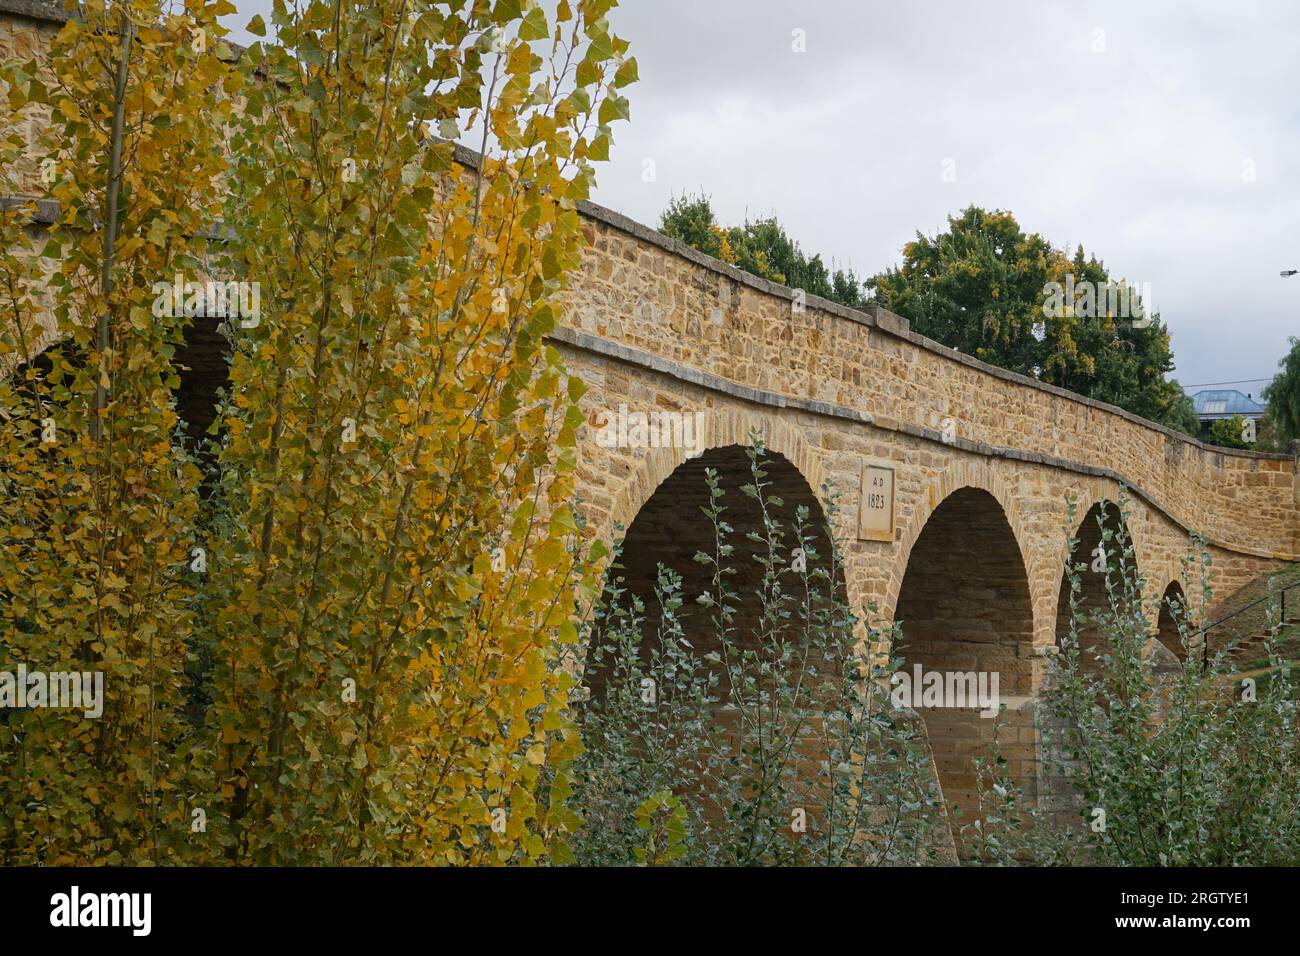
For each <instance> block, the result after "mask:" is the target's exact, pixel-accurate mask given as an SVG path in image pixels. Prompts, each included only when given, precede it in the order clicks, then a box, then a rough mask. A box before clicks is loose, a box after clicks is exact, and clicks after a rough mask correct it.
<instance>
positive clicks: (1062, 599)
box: [1055, 495, 1142, 671]
mask: <svg viewBox="0 0 1300 956" xmlns="http://www.w3.org/2000/svg"><path fill="white" fill-rule="evenodd" d="M1085 503H1086V504H1087V506H1086V507H1084V504H1085ZM1075 513H1076V515H1082V517H1079V518H1077V519H1076V524H1075V529H1074V534H1073V536H1074V537H1075V538H1076V539H1077V540H1076V542H1075V545H1074V549H1073V550H1072V551H1071V552H1070V554H1069V556H1068V559H1067V557H1066V555H1065V554H1064V549H1062V555H1061V560H1060V569H1061V570H1060V578H1059V580H1060V586H1059V588H1058V593H1057V599H1056V615H1055V644H1056V646H1058V647H1059V646H1060V643H1061V640H1062V638H1063V637H1065V636H1066V635H1068V634H1069V632H1070V623H1071V608H1070V582H1069V578H1068V576H1067V574H1066V571H1067V567H1066V562H1067V560H1068V562H1069V564H1071V565H1076V564H1082V565H1084V566H1085V567H1084V570H1083V572H1082V574H1081V576H1080V582H1079V583H1080V592H1079V597H1078V612H1079V614H1080V615H1082V616H1083V618H1084V620H1081V622H1080V624H1079V627H1078V635H1079V662H1080V666H1081V667H1083V668H1085V669H1087V670H1093V671H1095V670H1097V669H1098V668H1099V667H1100V661H1099V660H1098V658H1099V656H1100V655H1101V654H1102V653H1104V651H1105V646H1106V638H1105V635H1104V634H1103V633H1102V632H1101V630H1100V628H1098V627H1097V626H1096V625H1095V624H1093V623H1092V622H1091V621H1090V620H1087V618H1089V617H1090V616H1091V614H1092V612H1093V611H1095V610H1100V609H1102V608H1104V607H1105V606H1106V602H1107V601H1108V600H1109V599H1108V597H1107V593H1106V575H1105V573H1103V572H1095V571H1093V570H1092V568H1093V564H1094V560H1095V558H1096V555H1097V552H1096V549H1097V548H1098V547H1099V546H1100V545H1101V544H1102V530H1101V528H1100V527H1099V525H1098V517H1099V516H1102V517H1103V519H1104V521H1105V522H1106V526H1107V528H1109V529H1113V530H1114V532H1115V534H1116V535H1117V537H1116V538H1112V540H1111V542H1110V545H1109V546H1108V547H1106V548H1105V554H1106V559H1107V562H1108V563H1109V562H1110V561H1112V560H1113V559H1114V556H1113V550H1114V549H1115V548H1116V547H1120V548H1123V547H1125V546H1126V545H1129V544H1131V545H1132V547H1133V563H1134V564H1135V565H1136V566H1137V567H1136V568H1135V569H1134V570H1135V571H1136V573H1137V574H1138V575H1139V576H1140V575H1141V566H1142V560H1141V557H1140V555H1139V554H1138V549H1137V545H1136V543H1135V542H1134V541H1133V538H1132V531H1131V529H1130V526H1129V522H1128V521H1126V520H1124V517H1123V514H1122V513H1121V511H1120V506H1119V504H1118V503H1117V502H1116V501H1115V500H1114V499H1112V498H1108V497H1104V496H1101V495H1095V496H1091V495H1090V496H1081V498H1080V504H1079V510H1078V511H1076V512H1075Z"/></svg>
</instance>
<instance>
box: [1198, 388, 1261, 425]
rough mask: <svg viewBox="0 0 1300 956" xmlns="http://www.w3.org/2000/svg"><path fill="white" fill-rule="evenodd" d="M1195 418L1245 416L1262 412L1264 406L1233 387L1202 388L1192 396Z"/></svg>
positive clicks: (1255, 415)
mask: <svg viewBox="0 0 1300 956" xmlns="http://www.w3.org/2000/svg"><path fill="white" fill-rule="evenodd" d="M1192 405H1193V406H1194V407H1195V409H1196V417H1197V418H1231V417H1232V416H1233V415H1242V416H1244V417H1247V418H1253V417H1258V416H1260V415H1263V414H1264V406H1263V405H1261V404H1260V403H1259V402H1257V401H1255V400H1254V399H1252V398H1251V397H1250V396H1249V395H1243V394H1242V393H1241V392H1239V391H1237V390H1236V389H1235V388H1219V389H1204V390H1202V391H1199V392H1197V393H1196V394H1195V395H1193V396H1192Z"/></svg>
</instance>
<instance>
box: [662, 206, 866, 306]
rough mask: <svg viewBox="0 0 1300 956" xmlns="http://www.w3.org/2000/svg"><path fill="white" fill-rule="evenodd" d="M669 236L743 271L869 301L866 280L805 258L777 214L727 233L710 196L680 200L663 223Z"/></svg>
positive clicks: (841, 298) (842, 299)
mask: <svg viewBox="0 0 1300 956" xmlns="http://www.w3.org/2000/svg"><path fill="white" fill-rule="evenodd" d="M659 230H660V231H661V232H662V233H664V235H667V236H671V237H672V238H674V239H680V240H681V241H682V242H684V243H686V244H687V245H688V246H691V247H692V248H694V249H698V250H700V251H701V252H703V253H706V254H708V255H711V256H713V257H714V258H716V259H721V260H722V261H723V262H726V263H729V264H731V265H734V266H735V267H736V268H738V269H743V270H745V271H746V272H749V273H752V274H753V275H756V276H761V277H762V278H764V279H770V280H771V281H773V282H779V283H781V284H782V285H787V286H790V288H792V289H802V290H803V291H804V292H807V293H809V294H810V295H817V296H821V297H822V298H823V299H829V300H831V301H832V302H839V303H840V304H842V305H847V306H850V307H857V306H860V305H862V304H863V303H864V302H865V301H866V293H865V289H864V287H863V283H862V280H860V279H859V278H858V277H857V276H855V275H854V274H853V271H852V270H851V269H849V270H845V269H832V268H831V267H828V266H827V265H826V263H825V262H823V261H822V257H821V256H820V255H814V256H812V257H811V258H810V257H808V256H807V255H805V254H804V252H803V251H802V250H801V249H800V248H799V244H798V243H797V242H795V241H794V240H793V239H791V238H790V236H789V235H788V234H787V233H786V231H785V228H784V227H783V226H782V225H781V223H780V222H778V221H777V219H776V217H775V216H768V217H766V218H762V219H755V220H752V221H750V220H746V221H745V223H744V224H743V225H739V226H732V227H730V228H726V229H724V228H723V227H722V226H720V225H718V221H717V218H716V217H715V215H714V213H713V207H712V205H711V204H710V202H709V198H708V197H707V196H704V195H700V196H688V195H682V196H679V197H675V198H674V199H672V200H671V201H670V202H669V203H668V208H667V209H665V210H664V212H663V214H662V216H661V217H660V220H659Z"/></svg>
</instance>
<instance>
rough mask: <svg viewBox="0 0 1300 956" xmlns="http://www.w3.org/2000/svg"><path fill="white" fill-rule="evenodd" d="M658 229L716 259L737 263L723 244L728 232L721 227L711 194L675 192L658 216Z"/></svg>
mask: <svg viewBox="0 0 1300 956" xmlns="http://www.w3.org/2000/svg"><path fill="white" fill-rule="evenodd" d="M659 231H660V232H662V233H663V234H664V235H665V236H671V237H672V238H674V239H680V240H681V241H682V242H684V243H686V244H687V245H688V246H690V247H691V248H693V249H698V250H700V252H703V253H705V254H706V255H710V256H713V257H714V258H715V259H721V260H722V261H723V262H730V263H732V264H733V265H734V264H735V263H734V257H733V256H731V255H730V254H729V252H728V250H726V249H725V248H724V246H725V245H726V241H727V239H726V235H725V234H724V233H723V231H722V230H721V229H720V228H718V223H717V221H716V219H715V218H714V216H713V206H712V205H710V203H709V197H708V196H695V197H691V196H686V195H682V196H674V197H673V198H672V200H670V201H669V203H668V208H667V209H665V210H664V211H663V213H662V214H661V215H660V217H659Z"/></svg>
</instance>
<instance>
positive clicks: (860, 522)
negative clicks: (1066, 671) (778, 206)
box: [553, 204, 1300, 805]
mask: <svg viewBox="0 0 1300 956" xmlns="http://www.w3.org/2000/svg"><path fill="white" fill-rule="evenodd" d="M582 211H583V214H584V216H585V219H586V223H585V232H586V237H587V240H588V249H587V251H586V253H585V256H584V259H583V263H582V268H581V270H580V273H579V274H578V275H576V276H574V277H573V279H572V284H571V285H572V288H571V290H570V292H569V293H568V298H567V303H566V306H567V307H566V310H565V315H564V318H563V320H562V323H561V327H560V328H559V329H557V330H556V332H555V333H554V336H553V341H554V343H555V344H556V345H557V346H558V347H559V348H560V349H561V351H562V352H563V353H564V355H565V358H566V361H567V363H568V365H569V367H570V369H571V370H572V371H573V372H575V373H576V374H577V375H578V376H579V377H581V378H582V379H583V381H584V382H585V383H586V384H587V385H588V386H589V391H588V392H587V394H586V395H585V396H584V398H583V406H584V410H585V411H586V412H587V413H588V415H589V421H590V423H591V424H592V426H593V427H591V428H589V429H587V430H586V434H585V436H584V438H583V439H582V444H581V446H580V449H579V463H580V472H579V482H578V490H579V493H580V494H581V496H582V498H583V499H584V502H585V505H584V507H585V509H586V512H587V515H588V518H589V520H590V521H591V522H592V524H593V525H594V527H595V528H596V530H597V532H598V533H599V534H601V535H603V536H605V537H607V538H612V537H614V536H616V535H617V534H619V533H622V531H623V530H625V531H626V541H625V549H624V556H623V562H624V565H625V566H626V576H627V580H628V584H629V587H630V588H631V589H632V590H634V591H637V590H640V591H641V592H643V593H648V592H649V590H650V589H651V587H652V586H653V585H652V582H653V581H654V568H655V566H656V564H657V563H658V562H661V561H662V562H665V563H667V564H669V565H671V566H673V567H674V568H675V569H677V570H679V571H685V572H686V574H687V587H688V588H689V586H690V579H689V570H688V569H689V567H690V565H691V560H690V559H691V557H692V555H693V554H694V552H695V551H696V550H697V549H698V548H700V547H702V546H704V544H705V543H706V538H707V536H708V533H709V529H708V526H707V519H706V518H705V516H704V515H703V514H701V512H700V510H699V505H701V504H702V503H703V501H704V485H703V480H702V478H703V469H704V467H706V466H711V467H713V468H715V469H717V470H718V471H719V472H720V473H721V474H722V477H723V481H724V485H725V484H726V483H727V482H730V483H731V485H732V486H736V485H738V484H739V483H740V482H741V481H742V480H743V478H742V476H743V475H744V473H745V472H746V470H747V468H748V461H747V459H746V456H745V454H744V450H743V448H744V446H746V445H747V444H748V443H749V441H750V436H751V434H753V433H754V432H757V433H759V434H761V435H762V437H763V440H764V442H765V444H766V446H767V448H768V449H769V450H770V452H772V453H773V463H772V465H771V466H770V468H769V471H770V472H771V473H772V476H773V481H774V482H775V483H776V485H777V490H778V491H779V493H780V494H781V496H782V497H783V498H785V499H786V500H787V502H788V503H789V502H794V503H805V504H808V505H809V506H816V507H815V508H814V510H815V511H819V512H822V511H825V510H827V505H828V501H827V500H826V497H825V490H824V485H826V484H827V483H829V484H830V485H831V486H832V487H833V488H834V489H835V491H836V492H837V493H838V509H837V510H836V512H835V514H834V517H833V519H832V527H833V533H834V534H835V536H836V539H837V542H838V544H839V546H840V549H841V552H842V554H843V557H844V563H845V580H844V585H845V587H846V589H847V593H848V597H849V600H850V601H851V602H852V604H853V605H854V606H855V608H858V609H862V608H865V607H867V605H868V604H874V605H875V606H876V609H877V610H876V617H877V619H878V620H879V621H880V622H882V623H886V624H887V623H889V622H891V621H894V620H898V621H901V622H902V626H903V629H904V634H905V638H906V642H907V647H908V657H909V659H910V660H909V663H910V662H913V661H914V662H919V663H921V664H922V665H923V667H925V668H926V669H927V670H931V669H932V670H961V671H969V670H976V671H991V672H997V673H998V674H999V675H1000V678H1001V680H1000V690H1001V695H1002V701H1003V702H1004V703H1006V704H1008V708H1009V712H1010V719H1011V725H1012V726H1013V727H1016V730H1015V731H1014V736H1013V742H1007V740H1006V737H1005V736H1004V737H1003V741H1004V743H1009V746H1008V747H1006V748H1004V753H1008V754H1009V756H1010V758H1011V767H1010V771H1011V773H1012V775H1013V776H1014V777H1016V778H1018V779H1019V780H1020V781H1021V782H1022V783H1023V784H1024V785H1025V786H1026V788H1027V791H1028V792H1030V793H1035V792H1038V791H1039V790H1040V789H1042V788H1041V787H1040V784H1041V783H1042V781H1040V780H1039V779H1038V777H1039V774H1040V766H1039V763H1038V759H1037V744H1038V740H1039V732H1038V727H1037V725H1036V721H1035V717H1034V713H1033V703H1034V700H1035V699H1036V697H1037V695H1038V693H1039V692H1040V690H1041V689H1042V684H1043V679H1044V675H1045V672H1046V663H1047V659H1048V656H1049V655H1050V654H1052V653H1053V652H1054V648H1055V647H1056V646H1057V640H1058V634H1059V633H1060V632H1062V631H1063V630H1068V593H1069V592H1068V586H1067V587H1066V589H1064V590H1063V583H1064V582H1063V573H1064V570H1065V564H1066V558H1067V555H1066V542H1067V539H1068V537H1069V536H1070V534H1071V533H1074V534H1076V535H1077V536H1078V537H1079V539H1080V541H1079V545H1078V548H1077V550H1076V552H1075V555H1074V560H1076V561H1077V560H1080V559H1082V558H1085V557H1086V556H1088V555H1090V554H1091V553H1092V549H1093V548H1094V547H1095V546H1096V544H1097V543H1098V540H1099V532H1098V530H1097V525H1096V521H1095V518H1096V516H1097V514H1098V512H1099V511H1105V512H1107V513H1108V514H1110V515H1111V517H1112V518H1113V519H1115V520H1118V514H1117V508H1116V503H1117V502H1119V501H1121V499H1123V501H1124V505H1123V507H1124V511H1125V515H1126V521H1125V522H1124V525H1125V530H1126V531H1127V534H1128V535H1129V537H1130V538H1131V541H1132V545H1133V549H1134V554H1135V559H1136V563H1137V566H1138V570H1139V572H1140V573H1141V574H1142V575H1143V577H1144V580H1145V587H1144V593H1143V603H1144V608H1145V610H1146V613H1147V616H1148V619H1149V620H1150V621H1151V622H1152V625H1151V626H1152V644H1151V645H1150V648H1151V650H1152V653H1157V654H1161V655H1168V654H1170V653H1175V654H1181V653H1184V649H1183V647H1182V646H1181V643H1180V641H1179V638H1178V635H1177V630H1176V627H1175V626H1174V625H1173V624H1172V621H1171V616H1170V613H1169V602H1170V600H1172V599H1174V598H1182V597H1183V595H1184V594H1187V595H1192V594H1194V593H1196V592H1197V591H1199V588H1200V582H1199V580H1198V581H1189V580H1186V579H1185V572H1184V566H1183V560H1184V558H1185V556H1186V555H1187V554H1188V553H1189V547H1190V539H1189V533H1190V532H1197V533H1199V534H1200V535H1201V536H1203V538H1204V544H1205V547H1206V549H1207V550H1208V552H1209V554H1210V556H1211V558H1212V562H1213V564H1212V568H1211V571H1210V579H1209V583H1210V584H1211V585H1212V587H1213V588H1214V590H1215V592H1216V593H1217V594H1218V595H1219V596H1224V595H1227V594H1228V593H1230V592H1232V591H1234V590H1235V589H1236V588H1238V587H1240V586H1241V585H1243V584H1245V583H1246V582H1247V581H1249V580H1250V579H1251V578H1253V577H1255V576H1256V575H1258V574H1260V573H1262V572H1264V571H1267V570H1269V569H1271V568H1273V567H1275V566H1276V565H1277V564H1278V563H1280V562H1283V561H1291V560H1295V559H1296V557H1297V555H1298V554H1300V510H1298V508H1297V503H1298V502H1300V475H1298V468H1297V460H1296V458H1295V457H1294V456H1290V455H1272V454H1259V453H1253V452H1246V451H1230V450H1226V449H1221V448H1214V447H1209V446H1206V445H1204V444H1202V443H1200V442H1198V441H1196V440H1195V439H1192V438H1190V437H1188V436H1186V435H1183V434H1181V433H1177V432H1174V431H1171V430H1170V429H1167V428H1164V427H1162V426H1159V425H1156V424H1153V423H1151V422H1149V421H1146V420H1143V419H1141V418H1138V417H1137V416H1134V415H1132V414H1129V413H1128V412H1125V411H1123V410H1121V409H1119V408H1115V407H1113V406H1109V405H1104V404H1101V403H1099V402H1095V401H1092V400H1090V399H1086V398H1082V397H1080V396H1078V395H1075V394H1073V393H1070V392H1067V391H1065V390H1063V389H1059V388H1055V387H1052V386H1048V385H1044V384H1042V383H1040V382H1037V381H1034V380H1031V379H1028V378H1025V377H1023V376H1020V375H1016V374H1013V373H1010V372H1007V371H1005V370H1002V369H999V368H995V367H993V366H990V365H986V364H984V363H982V362H979V361H976V360H974V359H972V358H970V357H968V356H965V355H962V354H960V353H958V352H955V351H953V350H952V349H949V348H946V347H944V346H941V345H939V344H937V343H935V342H933V341H930V340H929V339H926V338H924V337H923V336H920V335H918V334H916V333H914V332H912V331H911V330H910V328H909V327H908V323H907V322H906V320H904V319H902V318H900V317H898V316H896V315H893V314H892V313H889V312H887V311H884V310H882V309H879V308H874V307H872V308H868V309H866V310H863V311H857V310H851V309H848V308H845V307H843V306H841V305H838V304H836V303H832V302H828V301H824V300H820V299H817V298H815V297H811V296H807V297H805V296H804V295H803V294H802V293H800V292H798V291H796V290H791V289H788V288H785V287H782V286H778V285H775V284H773V283H771V282H768V281H765V280H763V279H760V278H757V277H754V276H752V275H749V274H747V273H743V272H741V271H739V270H737V269H735V268H732V267H731V266H729V265H726V264H724V263H721V262H719V261H717V260H715V259H712V258H711V257H709V256H706V255H703V254H701V253H699V252H697V251H696V250H694V249H691V248H689V247H687V246H685V245H684V244H682V243H680V242H678V241H676V240H673V239H670V238H668V237H666V236H663V235H661V234H659V233H657V232H655V231H653V230H651V229H648V228H646V227H644V226H641V225H639V224H637V223H635V222H632V221H631V220H629V219H627V218H626V217H623V216H621V215H619V214H617V213H614V212H612V211H610V210H608V209H604V208H602V207H600V206H597V205H594V204H584V205H583V210H582ZM656 422H659V423H660V424H661V427H659V428H658V429H655V428H654V427H653V426H654V424H655V423H656ZM664 423H671V427H669V426H668V425H667V424H664ZM642 425H650V426H652V427H650V428H648V429H645V430H642V429H641V426H642ZM651 433H653V434H651ZM655 446H658V447H655ZM1121 489H1124V490H1123V491H1122V490H1121ZM1071 498H1073V499H1074V500H1075V508H1076V511H1075V513H1074V515H1073V517H1072V518H1071V514H1070V499H1071ZM702 536H703V537H702ZM708 540H711V539H708ZM738 590H743V588H738ZM1083 591H1084V593H1083V601H1084V603H1085V606H1086V605H1087V604H1088V603H1089V601H1096V600H1098V599H1099V598H1101V596H1102V595H1104V585H1103V584H1102V583H1101V579H1100V576H1099V577H1098V579H1096V580H1094V581H1092V582H1089V581H1087V580H1085V581H1084V589H1083ZM1092 639H1095V636H1094V637H1092V638H1090V637H1089V636H1088V635H1086V634H1084V635H1083V636H1082V638H1081V640H1083V642H1084V643H1085V646H1086V644H1087V643H1088V641H1089V640H1092ZM1162 647H1163V650H1162V649H1161V648H1162ZM923 716H924V719H925V723H926V725H927V728H928V737H929V740H930V743H931V746H932V749H933V752H934V760H935V764H936V769H937V771H938V776H939V779H940V781H941V783H942V786H943V790H944V795H945V798H946V799H947V800H948V801H949V802H956V803H958V804H959V805H965V804H970V803H972V802H973V800H974V769H973V767H972V765H971V757H972V756H973V755H974V754H975V753H977V752H981V751H982V750H983V749H984V746H985V744H986V742H987V741H988V740H990V739H991V735H992V729H991V724H992V722H991V721H981V720H979V719H978V717H977V715H975V714H974V712H973V710H970V711H962V712H957V711H951V710H945V711H943V712H936V711H931V712H924V711H923ZM1004 733H1005V731H1004Z"/></svg>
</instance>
